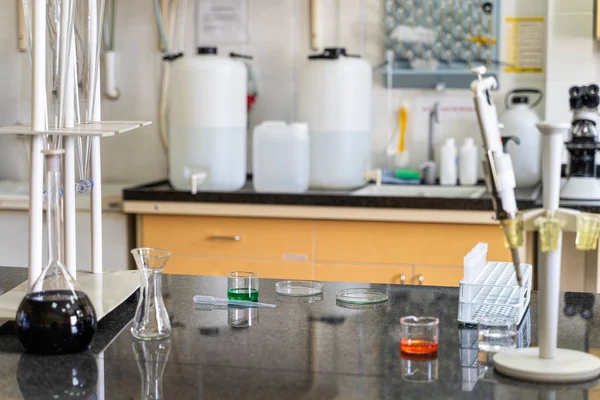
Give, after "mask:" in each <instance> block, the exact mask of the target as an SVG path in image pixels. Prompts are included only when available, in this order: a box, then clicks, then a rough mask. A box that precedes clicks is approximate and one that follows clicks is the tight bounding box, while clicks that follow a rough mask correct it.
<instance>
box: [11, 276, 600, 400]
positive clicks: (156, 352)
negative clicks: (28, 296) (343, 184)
mask: <svg viewBox="0 0 600 400" xmlns="http://www.w3.org/2000/svg"><path fill="white" fill-rule="evenodd" d="M25 275H26V271H25V270H24V269H14V268H11V269H7V268H0V276H2V278H3V279H1V280H0V287H3V288H4V289H9V288H10V287H11V285H13V286H14V285H16V284H17V283H19V282H20V279H23V277H24V276H25ZM348 287H372V288H374V289H377V290H381V291H384V292H387V293H388V296H389V300H388V302H387V303H384V304H381V305H377V306H370V307H366V308H362V309H348V308H342V307H339V306H337V305H336V303H335V293H336V292H337V291H338V290H340V289H342V288H348ZM226 288H227V280H226V278H221V277H190V276H177V275H170V276H165V278H164V291H165V295H166V296H165V298H166V299H165V301H166V305H167V309H168V310H169V313H170V316H171V321H172V324H173V335H172V337H171V338H170V339H169V340H167V341H164V342H156V343H151V344H144V343H140V342H137V341H136V340H134V339H133V337H132V336H131V333H130V332H129V329H128V328H129V325H128V324H129V321H130V320H131V318H132V317H133V314H134V310H133V309H129V310H127V309H126V310H125V311H123V310H122V309H121V308H118V309H117V310H115V312H113V313H111V314H109V316H107V317H106V319H105V320H103V321H102V322H101V325H100V328H99V336H98V338H97V339H98V340H102V341H103V343H102V345H98V344H97V343H94V345H93V347H92V350H91V353H89V354H91V355H92V357H93V358H94V359H95V362H90V360H89V355H88V354H83V355H78V356H68V357H52V358H44V357H35V356H30V355H23V354H20V352H19V349H18V348H16V349H15V348H14V347H13V348H11V346H10V345H7V344H10V343H11V342H12V341H14V340H15V338H14V334H12V335H11V333H10V332H7V331H6V330H2V332H1V334H0V376H1V378H0V398H2V399H20V398H26V399H27V398H53V395H54V394H56V393H57V392H56V390H63V392H64V391H65V390H67V391H68V390H71V391H73V392H76V393H81V396H80V397H79V398H97V399H102V398H104V399H111V400H121V399H131V398H140V394H142V398H148V397H147V396H148V395H150V393H151V392H152V391H154V393H155V394H156V393H158V394H160V392H161V391H162V395H163V396H164V398H167V399H171V398H174V399H179V400H185V399H220V400H227V399H238V398H244V399H247V400H250V399H279V398H282V399H284V398H285V399H397V398H403V399H404V398H406V399H419V398H422V399H510V398H523V399H526V398H527V399H528V398H545V397H544V396H546V395H548V394H551V393H555V396H556V398H565V399H582V400H583V399H586V398H588V395H589V393H591V391H592V389H591V388H595V389H593V390H597V389H598V387H597V385H598V381H595V382H591V383H588V384H583V385H574V386H561V385H552V386H547V385H534V384H526V383H521V382H518V381H514V380H510V379H506V378H502V377H501V376H498V375H497V374H495V373H494V372H493V371H492V370H487V371H483V373H482V376H481V379H479V380H477V382H476V383H475V385H474V386H472V385H464V382H463V381H464V373H463V371H462V368H461V357H460V330H459V329H460V328H459V325H458V323H457V311H458V310H457V308H458V304H457V303H458V289H452V288H437V287H411V286H401V285H370V284H357V283H352V284H349V283H335V282H328V283H325V284H324V293H323V297H322V299H315V300H314V301H312V302H299V301H290V302H287V301H279V300H280V299H278V298H277V294H276V293H275V281H273V280H268V279H264V280H261V292H260V301H262V302H268V303H276V304H277V308H276V309H269V310H265V309H261V310H258V313H259V316H257V319H258V321H260V322H259V323H257V324H254V325H252V326H250V327H238V326H231V324H230V323H229V322H230V318H229V315H228V314H229V313H228V310H224V309H213V310H210V311H209V310H197V309H195V308H194V304H193V302H192V296H193V295H195V294H205V295H212V296H223V294H224V293H225V291H226ZM536 297H537V296H533V299H532V303H531V321H530V322H531V331H532V343H531V344H532V345H533V346H534V345H536V342H537V340H536V339H537V335H536V331H537V301H536ZM596 300H597V299H596V295H591V294H575V295H573V294H568V295H566V296H564V297H563V296H561V306H560V307H561V310H563V311H562V312H561V316H560V322H559V338H558V341H559V345H560V346H564V347H568V348H574V349H580V350H586V351H589V352H595V351H597V349H600V333H599V332H600V329H599V328H600V305H599V303H598V301H596ZM127 306H128V305H127V304H126V305H125V307H127ZM584 309H585V310H584ZM404 315H430V316H436V317H438V318H439V319H440V328H441V329H440V347H439V350H438V352H437V355H436V356H433V358H432V359H427V360H410V359H406V358H405V357H404V358H403V356H402V355H401V354H400V350H399V339H400V338H399V318H400V317H401V316H404ZM5 326H6V325H5ZM123 328H124V329H123ZM107 338H108V339H109V340H107ZM417 368H421V370H420V371H421V372H422V373H424V374H425V375H423V376H424V378H425V379H419V380H420V382H415V381H414V379H412V378H407V376H405V375H406V373H411V374H412V373H413V372H415V371H416V369H417ZM65 371H66V372H68V373H66V372H65ZM63 372H65V373H63ZM69 374H75V376H76V377H77V379H76V380H68V379H67V377H72V375H69ZM34 377H35V379H36V380H37V382H38V384H35V385H33V386H32V385H28V388H25V387H23V384H24V383H27V382H30V381H31V380H32V379H34ZM423 380H425V381H426V383H424V382H423ZM94 382H95V383H94ZM94 385H95V390H94V389H93V387H94ZM30 386H32V387H30ZM90 387H92V389H90ZM90 390H92V391H93V393H92V394H91V395H90ZM84 392H85V393H84ZM145 396H146V397H145ZM539 396H541V397H539ZM57 398H64V397H60V396H59V397H57Z"/></svg>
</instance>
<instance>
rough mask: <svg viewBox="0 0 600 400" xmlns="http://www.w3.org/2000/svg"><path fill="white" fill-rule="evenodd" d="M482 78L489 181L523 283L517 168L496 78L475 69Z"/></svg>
mask: <svg viewBox="0 0 600 400" xmlns="http://www.w3.org/2000/svg"><path fill="white" fill-rule="evenodd" d="M473 72H474V73H476V74H477V76H478V79H477V80H476V81H474V82H473V83H472V84H471V90H472V91H473V94H474V100H475V110H476V111H477V117H478V120H479V127H480V129H481V135H482V138H483V146H484V149H485V162H484V171H485V180H486V185H487V187H488V190H489V192H490V193H491V195H492V202H493V204H494V210H495V212H496V220H497V221H498V222H499V223H500V226H501V227H502V230H503V231H504V236H505V238H506V242H507V243H508V247H509V248H510V252H511V256H512V259H513V264H514V267H515V273H516V276H517V282H518V283H519V286H522V285H523V283H522V277H521V269H520V265H521V260H520V256H519V247H520V246H521V245H522V226H521V225H520V220H519V215H518V212H519V209H518V208H517V202H516V199H515V186H516V181H515V171H514V169H513V165H512V161H511V158H510V155H509V154H508V153H504V149H503V146H502V139H501V135H500V127H499V123H498V112H497V111H496V105H495V104H494V102H493V101H492V94H491V91H492V89H495V88H497V87H498V83H497V82H496V79H495V78H494V77H485V78H484V77H483V74H485V72H486V68H485V67H483V66H481V67H478V68H475V69H473Z"/></svg>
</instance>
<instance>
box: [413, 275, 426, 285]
mask: <svg viewBox="0 0 600 400" xmlns="http://www.w3.org/2000/svg"><path fill="white" fill-rule="evenodd" d="M414 280H417V282H419V285H422V284H423V281H425V277H424V276H423V275H419V276H415V277H414V278H413V281H414Z"/></svg>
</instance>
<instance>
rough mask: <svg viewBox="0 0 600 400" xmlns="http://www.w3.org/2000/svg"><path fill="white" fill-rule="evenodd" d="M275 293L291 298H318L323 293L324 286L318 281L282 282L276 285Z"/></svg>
mask: <svg viewBox="0 0 600 400" xmlns="http://www.w3.org/2000/svg"><path fill="white" fill-rule="evenodd" d="M275 292H276V293H277V294H280V295H282V296H290V297H305V296H316V295H318V294H321V293H323V284H322V283H321V282H317V281H280V282H277V283H276V284H275Z"/></svg>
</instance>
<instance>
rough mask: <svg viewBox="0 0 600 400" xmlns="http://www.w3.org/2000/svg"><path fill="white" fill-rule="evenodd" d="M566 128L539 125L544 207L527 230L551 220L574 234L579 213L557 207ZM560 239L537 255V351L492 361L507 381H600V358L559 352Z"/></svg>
mask: <svg viewBox="0 0 600 400" xmlns="http://www.w3.org/2000/svg"><path fill="white" fill-rule="evenodd" d="M569 128H570V125H569V124H548V123H540V124H538V129H539V130H540V132H541V133H542V161H543V167H542V171H543V182H542V184H543V203H542V207H543V208H541V209H536V210H530V211H527V212H525V213H523V221H524V225H525V230H536V228H535V226H534V220H535V219H536V218H537V217H539V216H544V215H553V216H554V217H556V218H558V219H560V220H561V221H564V222H565V223H566V224H565V226H564V228H563V230H567V231H575V230H576V219H577V215H578V214H579V211H575V210H570V209H563V208H559V199H560V170H561V164H562V162H561V159H562V151H563V138H564V134H565V133H566V132H567V130H568V129H569ZM561 250H562V234H561V235H559V237H558V246H557V249H556V250H554V251H548V252H540V257H539V259H540V263H539V269H538V271H539V277H538V282H539V294H538V296H539V297H538V344H539V347H532V348H523V349H516V350H513V351H508V352H502V353H498V354H496V355H495V356H494V358H493V361H494V368H495V369H496V370H497V371H498V372H500V373H501V374H503V375H507V376H509V377H511V378H515V379H519V380H525V381H533V382H545V383H576V382H585V381H589V380H592V379H594V378H597V377H598V376H600V359H599V358H598V357H596V356H594V355H592V354H588V353H585V352H582V351H575V350H569V349H561V348H558V346H557V342H558V315H559V299H560V269H561V253H562V251H561Z"/></svg>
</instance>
